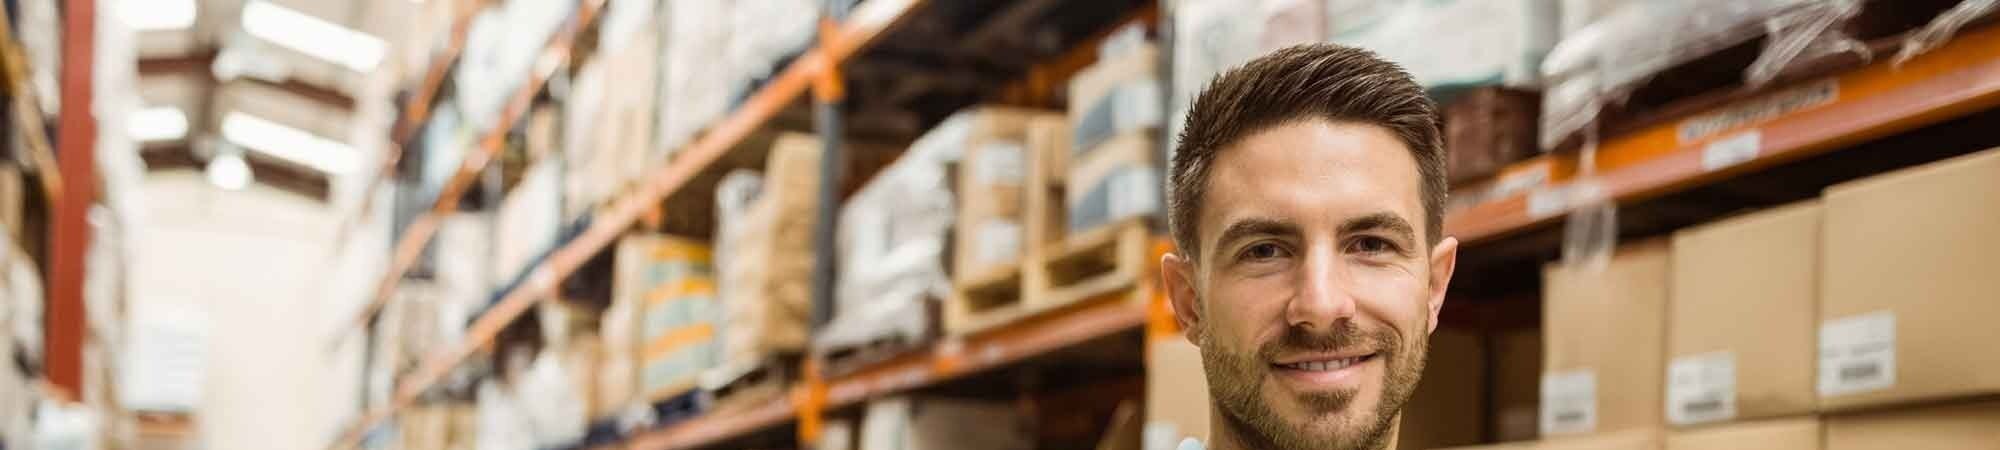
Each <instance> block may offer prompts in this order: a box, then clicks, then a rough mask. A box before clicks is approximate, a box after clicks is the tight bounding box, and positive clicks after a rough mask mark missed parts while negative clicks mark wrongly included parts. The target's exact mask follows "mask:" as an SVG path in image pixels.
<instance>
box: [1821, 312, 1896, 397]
mask: <svg viewBox="0 0 2000 450" xmlns="http://www.w3.org/2000/svg"><path fill="white" fill-rule="evenodd" d="M1894 385H1896V313H1894V312H1890V311H1876V312H1872V313H1867V314H1861V315H1856V316H1848V317H1843V318H1839V319H1834V320H1828V321H1824V322H1821V323H1820V325H1819V395H1821V396H1836V395H1847V394H1858V393H1862V392H1869V391H1875V390H1881V389H1887V388H1889V387H1890V386H1894Z"/></svg>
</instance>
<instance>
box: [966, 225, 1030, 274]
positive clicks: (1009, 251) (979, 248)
mask: <svg viewBox="0 0 2000 450" xmlns="http://www.w3.org/2000/svg"><path fill="white" fill-rule="evenodd" d="M978 236H979V241H978V242H977V243H975V244H973V245H974V246H975V247H974V249H975V250H976V252H975V253H974V254H973V255H972V261H973V263H974V264H979V265H982V266H983V265H988V264H1003V263H1011V262H1014V261H1015V260H1016V259H1017V258H1019V257H1020V255H1021V224H1020V223H1019V222H1014V221H1011V220H998V219H995V220H988V221H986V223H983V224H980V225H979V231H978Z"/></svg>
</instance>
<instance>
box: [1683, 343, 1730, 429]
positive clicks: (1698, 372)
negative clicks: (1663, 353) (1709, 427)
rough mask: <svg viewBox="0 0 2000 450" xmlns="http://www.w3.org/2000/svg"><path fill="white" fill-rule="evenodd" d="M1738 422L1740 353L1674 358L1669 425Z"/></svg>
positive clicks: (1728, 352) (1717, 353)
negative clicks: (1737, 391) (1736, 420)
mask: <svg viewBox="0 0 2000 450" xmlns="http://www.w3.org/2000/svg"><path fill="white" fill-rule="evenodd" d="M1734 418H1736V353H1735V352H1731V351H1727V350H1725V351H1719V352H1709V353H1702V354H1698V355H1688V356H1682V357H1677V358H1674V359H1673V361H1672V362H1670V363H1668V364H1667V421H1668V422H1670V423H1673V424H1674V425H1693V424H1699V423H1708V422H1720V421H1725V420H1730V419H1734Z"/></svg>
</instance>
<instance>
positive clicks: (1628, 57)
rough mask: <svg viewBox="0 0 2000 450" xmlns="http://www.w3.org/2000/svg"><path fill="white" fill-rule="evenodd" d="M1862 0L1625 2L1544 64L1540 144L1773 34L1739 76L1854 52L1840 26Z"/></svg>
mask: <svg viewBox="0 0 2000 450" xmlns="http://www.w3.org/2000/svg"><path fill="white" fill-rule="evenodd" d="M1860 11H1861V0H1658V1H1645V2H1630V3H1625V4H1622V5H1619V6H1618V7H1617V9H1616V10H1614V11H1612V12H1610V13H1609V14H1606V15H1605V16H1603V18H1602V19H1599V20H1597V21H1596V22H1594V23H1591V24H1590V25H1587V26H1584V27H1583V28H1581V29H1578V30H1577V31H1576V32H1575V33H1571V34H1569V35H1566V36H1564V37H1563V39H1562V42H1560V43H1558V44H1556V46H1555V48H1554V49H1552V50H1550V51H1549V54H1548V57H1547V58H1546V59H1545V60H1543V61H1542V68H1541V72H1542V76H1543V77H1544V83H1545V85H1546V90H1545V92H1544V94H1543V97H1542V126H1541V129H1542V131H1541V144H1542V147H1543V148H1553V147H1556V146H1557V145H1559V144H1561V143H1562V142H1563V141H1565V140H1567V139H1569V138H1570V137H1571V136H1573V135H1576V134H1577V133H1579V132H1580V131H1582V130H1583V128H1584V127H1585V126H1587V125H1588V124H1590V123H1592V122H1594V121H1596V119H1597V114H1598V112H1599V111H1600V110H1601V109H1602V108H1603V107H1604V106H1605V105H1607V104H1612V103H1616V102H1619V101H1622V100H1623V99H1624V98H1625V97H1626V96H1628V95H1630V94H1631V91H1632V90H1633V89H1635V88H1637V87H1638V86H1639V85H1640V84H1642V83H1644V82H1645V81H1646V80H1648V79H1650V78H1652V76H1654V75H1655V74H1658V73H1660V72H1661V71H1664V70H1667V69H1669V68H1672V67H1674V66H1676V65H1680V64H1683V63H1686V62H1689V61H1694V60H1696V59H1698V58H1701V57H1703V56H1707V55H1709V54H1712V53H1714V52H1716V51H1720V50H1722V49H1725V48H1728V47H1730V46H1734V45H1738V44H1742V43H1744V42H1749V41H1751V40H1753V39H1756V38H1758V37H1761V36H1765V35H1767V34H1768V35H1770V36H1771V37H1772V39H1769V40H1767V41H1766V43H1765V46H1764V51H1763V53H1762V54H1761V55H1760V56H1759V58H1758V60H1757V61H1756V62H1755V63H1753V64H1751V65H1750V67H1749V68H1747V69H1746V70H1745V72H1744V81H1745V84H1747V85H1749V86H1751V87H1756V86H1759V85H1762V84H1763V83H1765V82H1768V81H1770V80H1771V79H1772V78H1773V77H1776V76H1777V74H1778V73H1779V72H1780V71H1781V70H1783V69H1784V68H1785V67H1786V66H1787V65H1789V64H1791V63H1792V62H1794V61H1797V60H1800V59H1801V58H1802V57H1804V56H1809V55H1811V54H1815V53H1825V52H1835V51H1844V50H1853V49H1856V48H1859V47H1858V45H1859V44H1857V43H1855V42H1854V41H1852V40H1851V39H1849V38H1847V37H1846V36H1845V35H1844V34H1843V33H1841V31H1840V29H1839V27H1838V26H1837V25H1839V24H1840V23H1841V22H1842V21H1844V20H1846V19H1847V18H1850V17H1853V16H1854V15H1855V14H1858V13H1860Z"/></svg>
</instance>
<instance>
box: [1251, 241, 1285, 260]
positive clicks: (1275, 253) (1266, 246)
mask: <svg viewBox="0 0 2000 450" xmlns="http://www.w3.org/2000/svg"><path fill="white" fill-rule="evenodd" d="M1290 254H1291V252H1290V251H1288V250H1285V247H1284V246H1280V245H1278V244H1273V243H1269V242H1266V243H1261V244H1254V245H1251V246H1249V247H1245V248H1244V249H1243V259H1245V260H1250V261H1263V260H1269V259H1274V258H1283V257H1285V256H1288V255H1290Z"/></svg>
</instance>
